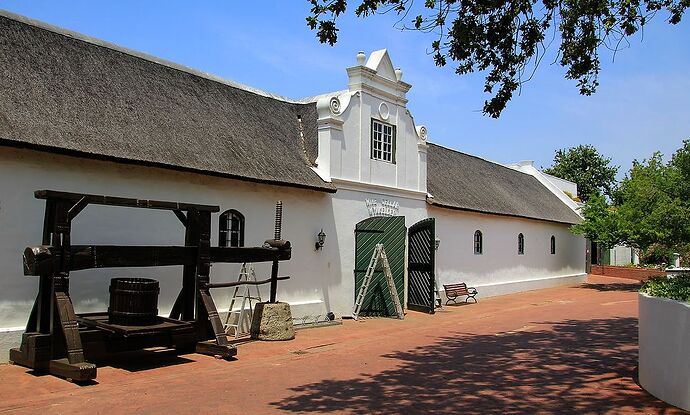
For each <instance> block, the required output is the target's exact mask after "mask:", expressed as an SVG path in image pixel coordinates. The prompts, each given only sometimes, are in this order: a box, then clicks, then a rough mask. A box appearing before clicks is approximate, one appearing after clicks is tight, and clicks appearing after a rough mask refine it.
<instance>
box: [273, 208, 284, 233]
mask: <svg viewBox="0 0 690 415" xmlns="http://www.w3.org/2000/svg"><path fill="white" fill-rule="evenodd" d="M282 228H283V202H282V201H280V200H279V201H278V202H276V227H275V232H274V234H273V239H275V240H276V241H278V240H280V234H281V230H282Z"/></svg>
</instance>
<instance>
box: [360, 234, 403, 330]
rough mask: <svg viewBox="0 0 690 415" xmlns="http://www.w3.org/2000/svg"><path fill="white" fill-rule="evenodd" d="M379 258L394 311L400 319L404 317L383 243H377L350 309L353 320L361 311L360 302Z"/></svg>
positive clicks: (367, 288)
mask: <svg viewBox="0 0 690 415" xmlns="http://www.w3.org/2000/svg"><path fill="white" fill-rule="evenodd" d="M379 260H380V261H381V264H382V265H383V275H384V276H385V280H386V285H387V286H388V292H389V293H390V295H391V299H392V300H393V305H395V313H396V314H397V316H398V318H399V319H400V320H402V319H403V318H404V317H405V315H404V314H403V308H402V305H401V304H400V298H399V297H398V290H397V289H396V288H395V282H394V281H393V274H392V273H391V267H390V264H389V263H388V256H387V255H386V251H385V250H384V249H383V244H377V245H376V247H374V253H373V254H372V255H371V261H369V266H368V267H367V272H366V273H365V274H364V279H363V280H362V285H361V286H360V287H359V293H358V294H357V299H356V300H355V306H354V309H353V310H352V318H353V319H355V320H357V319H358V318H359V313H360V311H362V303H363V302H364V297H366V295H367V291H368V290H369V284H371V279H372V277H373V276H374V272H375V271H376V266H377V265H378V263H379Z"/></svg>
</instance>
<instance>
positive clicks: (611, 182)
mask: <svg viewBox="0 0 690 415" xmlns="http://www.w3.org/2000/svg"><path fill="white" fill-rule="evenodd" d="M544 172H545V173H547V174H551V175H553V176H556V177H560V178H561V179H565V180H570V181H571V182H575V183H577V194H578V196H579V197H580V199H581V200H583V201H587V200H588V199H589V198H590V197H591V196H592V195H598V194H604V195H607V196H609V197H613V193H614V186H615V183H616V173H618V166H611V159H609V158H606V157H604V156H603V155H601V154H599V152H598V151H597V149H596V148H594V147H593V146H591V145H579V146H577V147H572V148H569V149H564V150H558V151H556V156H555V157H554V159H553V166H551V167H549V168H548V169H546V170H544Z"/></svg>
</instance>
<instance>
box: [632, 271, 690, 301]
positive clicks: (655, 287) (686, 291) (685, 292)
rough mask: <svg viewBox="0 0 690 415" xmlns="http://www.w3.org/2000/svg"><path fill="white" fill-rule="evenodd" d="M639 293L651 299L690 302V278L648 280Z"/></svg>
mask: <svg viewBox="0 0 690 415" xmlns="http://www.w3.org/2000/svg"><path fill="white" fill-rule="evenodd" d="M640 292H641V293H645V294H648V295H651V296H652V297H661V298H670V299H672V300H676V301H685V302H690V276H685V275H684V276H677V277H673V278H666V277H654V278H650V279H649V280H647V281H645V282H644V283H643V284H642V287H641V288H640Z"/></svg>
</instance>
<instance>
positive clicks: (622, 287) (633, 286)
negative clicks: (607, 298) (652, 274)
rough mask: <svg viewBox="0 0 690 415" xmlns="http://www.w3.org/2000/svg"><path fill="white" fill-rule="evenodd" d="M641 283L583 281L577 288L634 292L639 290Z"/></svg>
mask: <svg viewBox="0 0 690 415" xmlns="http://www.w3.org/2000/svg"><path fill="white" fill-rule="evenodd" d="M640 286H641V284H639V283H619V282H614V283H610V284H596V283H585V284H582V285H580V286H579V287H577V288H587V289H590V290H597V291H626V292H635V291H639V290H640Z"/></svg>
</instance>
